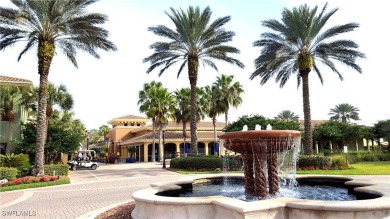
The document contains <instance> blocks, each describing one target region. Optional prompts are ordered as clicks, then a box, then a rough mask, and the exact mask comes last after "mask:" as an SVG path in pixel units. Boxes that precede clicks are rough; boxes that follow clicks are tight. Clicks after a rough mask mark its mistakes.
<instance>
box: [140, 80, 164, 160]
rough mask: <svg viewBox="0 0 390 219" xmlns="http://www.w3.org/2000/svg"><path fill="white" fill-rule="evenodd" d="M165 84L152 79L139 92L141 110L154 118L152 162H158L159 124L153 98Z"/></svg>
mask: <svg viewBox="0 0 390 219" xmlns="http://www.w3.org/2000/svg"><path fill="white" fill-rule="evenodd" d="M162 87H163V86H162V84H161V82H156V81H152V82H150V83H145V84H144V88H143V90H141V91H139V93H138V98H139V100H138V105H140V107H139V111H140V112H141V113H145V114H146V116H147V117H148V118H150V119H152V129H153V143H152V162H156V137H155V133H156V128H157V125H158V124H159V121H157V115H156V112H155V108H154V107H153V106H152V99H153V98H155V97H154V96H155V93H156V90H159V89H161V88H162Z"/></svg>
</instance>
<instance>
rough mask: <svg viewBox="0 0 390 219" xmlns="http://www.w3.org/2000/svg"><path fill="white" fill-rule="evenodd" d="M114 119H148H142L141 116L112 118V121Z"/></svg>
mask: <svg viewBox="0 0 390 219" xmlns="http://www.w3.org/2000/svg"><path fill="white" fill-rule="evenodd" d="M115 119H148V118H146V117H142V116H134V115H126V116H121V117H118V118H114V119H113V120H115Z"/></svg>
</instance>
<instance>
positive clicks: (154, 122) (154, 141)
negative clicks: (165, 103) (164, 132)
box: [145, 118, 156, 162]
mask: <svg viewBox="0 0 390 219" xmlns="http://www.w3.org/2000/svg"><path fill="white" fill-rule="evenodd" d="M152 126H153V143H152V162H156V135H155V134H156V119H155V118H152ZM145 162H146V160H145Z"/></svg>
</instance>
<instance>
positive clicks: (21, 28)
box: [0, 0, 116, 176]
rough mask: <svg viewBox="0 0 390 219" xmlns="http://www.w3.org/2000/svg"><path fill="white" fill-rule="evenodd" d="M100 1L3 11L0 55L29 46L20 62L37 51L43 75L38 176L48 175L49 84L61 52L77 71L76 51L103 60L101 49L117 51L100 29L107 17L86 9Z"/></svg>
mask: <svg viewBox="0 0 390 219" xmlns="http://www.w3.org/2000/svg"><path fill="white" fill-rule="evenodd" d="M95 2H96V0H78V1H74V0H51V1H47V0H17V1H16V0H15V1H12V3H13V4H14V5H15V6H16V7H17V9H13V8H4V7H0V29H1V34H0V51H1V50H4V49H5V48H8V47H12V46H13V45H14V44H15V43H18V42H27V44H26V45H25V47H24V49H23V50H22V52H21V53H20V54H19V57H18V60H20V58H21V57H22V56H23V55H24V54H25V53H26V52H27V51H29V50H31V49H32V48H34V47H37V50H36V53H37V56H38V74H39V77H40V79H39V101H38V118H37V120H38V121H37V122H38V124H37V125H38V128H37V144H36V151H35V166H34V170H33V172H34V175H37V176H40V175H43V174H44V170H43V164H44V160H43V156H44V145H45V140H46V132H47V124H46V106H47V84H48V76H49V70H50V65H51V62H52V60H53V57H54V55H55V54H58V50H61V51H62V52H63V53H64V54H65V55H66V57H67V58H68V59H69V60H70V61H71V62H72V63H73V65H74V66H75V67H77V61H76V57H75V56H76V51H77V49H80V50H82V51H85V52H88V53H89V54H91V55H92V56H94V57H95V58H100V56H99V54H98V53H97V51H96V50H97V49H103V50H105V51H110V50H116V47H115V45H114V44H113V43H112V42H110V41H108V40H107V37H108V31H107V30H105V29H104V28H102V27H99V25H101V24H104V23H105V22H106V21H107V19H108V18H107V16H105V15H103V14H99V13H89V12H88V11H87V10H86V7H87V6H89V5H91V4H93V3H95Z"/></svg>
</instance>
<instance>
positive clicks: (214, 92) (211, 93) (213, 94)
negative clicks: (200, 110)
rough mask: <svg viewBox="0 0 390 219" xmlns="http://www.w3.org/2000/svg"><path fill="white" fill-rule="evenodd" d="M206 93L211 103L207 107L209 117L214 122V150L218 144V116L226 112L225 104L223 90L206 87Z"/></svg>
mask: <svg viewBox="0 0 390 219" xmlns="http://www.w3.org/2000/svg"><path fill="white" fill-rule="evenodd" d="M205 92H206V95H207V99H208V102H209V105H208V107H207V109H208V116H209V117H210V118H211V119H212V121H213V128H214V148H215V144H216V142H217V130H216V122H217V116H218V115H219V114H221V113H223V112H224V110H225V108H224V107H225V105H224V104H223V99H222V94H221V90H219V89H218V87H217V86H216V85H212V86H206V87H205Z"/></svg>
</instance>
